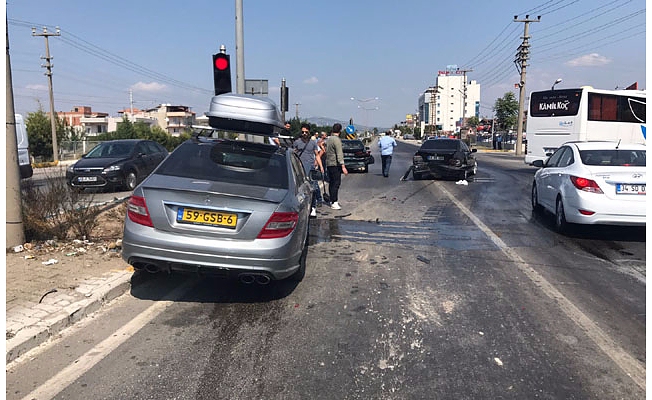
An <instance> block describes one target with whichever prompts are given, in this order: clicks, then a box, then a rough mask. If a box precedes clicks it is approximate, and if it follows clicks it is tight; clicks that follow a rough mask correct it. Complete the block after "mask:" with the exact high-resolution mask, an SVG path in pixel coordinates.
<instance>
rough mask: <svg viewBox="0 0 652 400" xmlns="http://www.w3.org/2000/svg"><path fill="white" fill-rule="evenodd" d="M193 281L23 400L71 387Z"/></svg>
mask: <svg viewBox="0 0 652 400" xmlns="http://www.w3.org/2000/svg"><path fill="white" fill-rule="evenodd" d="M192 283H194V281H188V282H186V283H184V284H183V285H181V286H179V287H177V288H176V289H175V290H173V291H172V292H170V296H169V298H170V300H166V301H159V302H156V303H154V304H153V305H151V306H149V307H148V308H147V309H146V310H145V311H143V312H141V313H140V314H138V315H137V316H136V317H135V318H134V319H132V320H131V321H129V323H128V324H126V325H124V326H123V327H122V328H120V329H119V330H117V331H116V332H114V333H113V334H112V335H111V336H109V337H108V338H106V339H104V340H103V341H102V342H100V343H99V344H98V345H97V346H95V347H93V348H92V349H90V350H88V351H87V352H86V353H85V354H83V355H82V356H81V357H79V358H78V359H77V360H75V361H74V362H73V363H72V364H70V365H69V366H67V367H66V368H64V369H63V370H61V371H60V372H59V373H58V374H56V375H55V376H53V377H52V378H50V379H49V380H48V381H47V382H45V383H44V384H42V385H41V386H39V387H38V388H36V389H34V390H33V391H32V392H31V393H30V394H28V395H27V396H25V397H23V400H31V399H51V398H53V397H54V396H56V395H57V394H59V392H61V391H62V390H63V389H65V388H66V387H68V386H70V385H71V384H72V383H73V382H74V381H75V380H77V379H78V378H79V377H80V376H82V375H83V374H84V373H86V372H87V371H88V370H90V369H91V368H93V366H95V364H97V363H98V362H100V361H102V360H103V359H104V357H106V356H108V355H109V354H110V353H111V352H112V351H113V350H115V349H116V348H118V346H120V345H121V344H122V343H124V342H126V341H127V340H128V339H130V338H131V337H132V336H133V335H135V334H136V333H137V332H138V331H139V330H140V329H141V328H142V327H143V326H145V325H146V324H148V323H149V322H150V321H151V320H153V319H154V318H156V317H157V316H158V315H159V314H161V313H162V312H163V311H165V309H166V308H168V307H169V306H170V305H172V304H173V303H174V302H175V301H177V300H178V299H179V298H181V296H183V295H184V294H185V293H187V292H188V291H189V290H190V289H191V288H192Z"/></svg>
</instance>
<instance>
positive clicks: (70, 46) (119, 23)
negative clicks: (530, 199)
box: [6, 0, 646, 127]
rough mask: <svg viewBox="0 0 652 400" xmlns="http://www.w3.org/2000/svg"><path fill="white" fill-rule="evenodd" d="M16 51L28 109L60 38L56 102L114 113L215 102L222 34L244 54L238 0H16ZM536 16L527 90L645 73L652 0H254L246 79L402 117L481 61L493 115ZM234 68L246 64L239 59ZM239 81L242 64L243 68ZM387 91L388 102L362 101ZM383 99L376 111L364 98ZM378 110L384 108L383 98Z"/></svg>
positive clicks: (487, 109) (305, 103) (41, 94)
mask: <svg viewBox="0 0 652 400" xmlns="http://www.w3.org/2000/svg"><path fill="white" fill-rule="evenodd" d="M6 13H7V18H8V21H9V25H8V29H9V42H10V57H11V65H12V81H13V87H14V98H15V108H16V112H19V113H22V114H27V113H28V112H33V111H35V110H37V109H38V107H39V102H40V104H41V105H42V107H43V109H44V110H45V111H49V98H48V91H47V78H46V76H45V75H44V72H45V69H44V68H41V67H40V66H41V64H42V63H43V61H42V60H41V59H40V57H41V56H44V54H45V42H44V39H43V37H33V36H32V30H31V27H32V26H35V27H36V28H37V31H38V32H40V31H42V27H43V26H46V27H47V28H48V31H49V32H54V30H55V26H58V27H60V29H61V36H60V37H50V39H49V43H50V53H51V56H52V57H53V65H54V67H53V82H54V84H53V86H54V93H55V101H54V102H55V109H56V111H70V110H71V109H72V108H73V107H74V106H81V105H86V106H91V107H92V109H93V110H94V111H98V112H107V113H109V114H110V115H112V116H115V115H117V111H118V110H121V109H125V108H128V107H129V106H130V102H129V90H130V89H131V90H132V92H133V100H134V106H135V107H138V108H148V107H155V106H156V105H158V104H160V103H172V104H175V105H187V106H190V107H192V110H193V111H195V112H196V113H197V115H198V116H199V115H202V114H203V113H204V112H206V111H207V107H208V105H209V103H210V97H211V94H212V87H213V82H212V80H213V78H212V69H211V54H213V53H216V52H217V51H218V49H219V46H220V45H221V44H224V45H225V46H226V48H227V53H229V54H231V60H232V62H235V58H236V57H235V0H222V1H215V0H197V1H189V2H188V3H185V2H166V1H160V0H159V1H151V0H144V1H140V0H139V1H131V2H126V1H121V0H118V1H111V2H109V1H87V2H79V1H71V0H59V1H57V2H52V1H41V0H38V1H35V0H20V1H18V0H9V1H8V2H7V6H6ZM526 14H529V15H530V18H536V16H537V15H541V20H540V22H536V23H531V24H530V35H531V36H532V38H531V45H532V47H531V54H532V57H531V59H530V61H529V65H528V67H527V91H528V93H529V92H530V91H532V90H541V89H547V88H549V87H550V86H551V85H552V83H553V82H554V81H555V79H557V78H562V79H563V82H562V83H560V84H559V85H557V86H556V87H557V88H564V87H578V86H581V85H591V86H593V87H596V88H602V89H613V88H615V87H616V86H620V87H624V86H627V85H629V84H631V83H633V82H636V81H638V83H639V88H640V89H646V81H645V78H646V77H645V60H646V57H645V37H646V34H645V18H646V17H645V1H644V0H615V1H614V0H534V1H532V0H528V1H513V0H512V1H505V0H493V1H486V2H478V1H476V0H460V1H449V2H440V1H432V0H411V1H410V0H408V1H401V2H399V1H395V0H375V1H367V0H360V1H350V0H349V1H344V0H330V1H305V0H304V1H294V0H288V1H263V0H259V1H251V0H244V18H243V21H244V57H245V77H246V78H247V79H267V80H268V81H269V89H270V90H269V91H270V94H269V96H270V97H271V98H272V99H273V100H274V101H276V102H277V103H279V87H280V85H281V79H282V78H285V79H286V81H287V85H288V86H289V87H290V104H291V107H290V111H289V112H288V114H287V117H288V118H290V117H294V116H295V114H296V111H297V106H295V103H299V106H298V112H299V117H300V118H308V117H316V116H320V117H328V118H335V119H340V120H344V121H347V120H348V119H349V118H351V117H352V118H353V119H354V121H355V122H356V123H363V122H364V120H365V119H368V124H369V125H370V126H378V127H389V126H392V125H394V124H396V123H399V122H400V121H402V120H404V119H405V115H406V114H409V113H415V112H416V109H417V102H418V97H419V94H420V93H422V92H423V91H424V90H425V89H426V88H427V87H428V86H431V85H433V84H434V83H435V79H436V74H437V71H438V70H443V69H445V68H446V66H447V65H453V64H455V65H457V66H459V67H460V68H466V69H472V70H473V72H470V73H469V74H468V77H469V79H474V80H476V81H478V83H480V85H481V116H491V112H492V111H491V108H492V106H493V104H494V102H495V100H496V98H499V97H502V96H503V95H504V94H505V93H506V92H508V91H512V92H514V93H515V94H516V95H517V96H518V91H517V90H516V89H514V83H516V82H518V80H519V74H518V72H517V70H516V68H515V66H514V63H513V60H514V58H515V54H516V51H517V47H518V45H519V44H520V43H521V36H522V35H523V25H524V24H523V23H517V22H513V19H514V16H515V15H518V17H519V18H521V19H522V18H524V17H525V15H526ZM234 67H235V65H234ZM233 87H234V89H235V69H233ZM351 97H355V98H358V99H369V98H374V97H378V98H379V99H378V100H374V101H368V102H364V103H363V102H358V101H355V100H351ZM358 106H362V107H364V108H369V109H372V110H371V111H365V110H364V109H361V108H359V107H358ZM376 107H378V109H377V110H376V109H375V108H376Z"/></svg>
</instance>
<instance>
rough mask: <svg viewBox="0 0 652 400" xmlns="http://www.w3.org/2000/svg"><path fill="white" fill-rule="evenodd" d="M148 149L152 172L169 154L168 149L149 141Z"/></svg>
mask: <svg viewBox="0 0 652 400" xmlns="http://www.w3.org/2000/svg"><path fill="white" fill-rule="evenodd" d="M145 143H146V145H147V148H148V149H149V154H150V156H151V159H150V161H151V163H152V171H153V170H154V169H156V167H157V166H158V165H159V164H160V163H161V161H163V160H164V159H165V157H166V156H167V154H168V152H167V149H166V148H165V147H163V146H161V145H160V144H158V143H156V142H151V141H147V142H145Z"/></svg>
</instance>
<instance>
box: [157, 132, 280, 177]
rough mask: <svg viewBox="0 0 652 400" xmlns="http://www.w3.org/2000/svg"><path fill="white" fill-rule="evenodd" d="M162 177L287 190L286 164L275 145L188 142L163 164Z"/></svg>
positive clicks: (158, 172) (236, 142) (234, 142)
mask: <svg viewBox="0 0 652 400" xmlns="http://www.w3.org/2000/svg"><path fill="white" fill-rule="evenodd" d="M156 173H157V174H160V175H169V176H178V177H184V178H195V179H203V180H208V181H214V182H227V183H237V184H243V185H253V186H263V187H270V188H277V189H287V188H288V172H287V162H286V157H285V155H284V154H280V153H277V152H276V147H275V146H269V145H265V144H260V143H251V142H238V141H230V140H229V141H215V142H213V141H211V142H208V143H197V142H193V141H187V142H185V143H183V144H182V145H181V146H179V147H178V148H177V149H176V150H174V151H173V152H172V154H170V155H169V156H168V158H166V159H165V161H163V163H162V164H161V166H160V167H159V169H158V170H157V172H156Z"/></svg>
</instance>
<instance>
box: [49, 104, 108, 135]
mask: <svg viewBox="0 0 652 400" xmlns="http://www.w3.org/2000/svg"><path fill="white" fill-rule="evenodd" d="M48 116H49V113H48ZM57 117H58V118H61V119H63V120H64V121H65V123H66V125H67V126H70V127H71V128H72V129H74V130H75V131H76V132H77V133H79V134H83V135H85V136H97V135H99V134H100V133H106V132H108V127H109V114H108V113H103V112H93V110H92V109H91V107H89V106H77V107H74V108H73V109H72V110H71V111H59V112H57Z"/></svg>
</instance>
